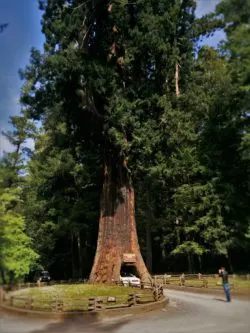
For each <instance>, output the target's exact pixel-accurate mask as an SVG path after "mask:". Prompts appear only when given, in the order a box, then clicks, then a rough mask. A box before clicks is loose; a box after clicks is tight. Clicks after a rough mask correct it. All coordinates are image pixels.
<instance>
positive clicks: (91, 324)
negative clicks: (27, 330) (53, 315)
mask: <svg viewBox="0 0 250 333" xmlns="http://www.w3.org/2000/svg"><path fill="white" fill-rule="evenodd" d="M129 320H131V318H121V317H120V318H119V317H116V318H113V319H112V318H111V319H110V318H109V319H107V318H105V319H102V318H99V317H98V316H96V315H93V317H92V318H85V317H84V315H83V316H81V315H79V314H78V315H75V316H69V317H65V318H64V319H62V320H60V321H59V322H55V323H50V324H48V325H47V326H46V327H44V328H42V329H38V330H34V331H32V332H31V333H82V332H83V333H101V332H110V333H113V332H115V331H116V330H117V329H119V328H120V327H122V326H123V325H125V324H127V323H128V321H129Z"/></svg>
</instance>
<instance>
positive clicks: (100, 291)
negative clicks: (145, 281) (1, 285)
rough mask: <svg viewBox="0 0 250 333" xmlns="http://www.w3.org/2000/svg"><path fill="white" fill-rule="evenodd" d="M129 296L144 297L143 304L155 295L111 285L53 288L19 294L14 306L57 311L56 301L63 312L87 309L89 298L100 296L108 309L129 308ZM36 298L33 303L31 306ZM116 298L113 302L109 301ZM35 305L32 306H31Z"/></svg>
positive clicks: (14, 297) (25, 290)
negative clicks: (110, 298)
mask: <svg viewBox="0 0 250 333" xmlns="http://www.w3.org/2000/svg"><path fill="white" fill-rule="evenodd" d="M129 294H140V297H141V301H143V302H145V301H148V302H150V301H152V300H153V298H152V292H151V291H149V290H141V289H139V288H129V287H121V286H107V285H89V284H82V285H81V284H77V285H53V286H46V287H40V288H39V287H34V288H27V289H22V290H18V291H15V292H13V293H11V295H10V296H13V305H14V306H16V307H26V308H27V309H38V310H39V309H41V310H47V311H50V310H53V307H54V306H55V302H56V299H57V300H59V302H60V303H61V304H63V305H62V310H63V311H78V310H87V309H88V305H89V298H92V297H100V298H102V299H103V304H104V306H105V307H115V306H121V305H124V306H127V304H128V295H129ZM31 297H32V303H29V301H30V300H31ZM109 297H112V298H113V302H108V298H109ZM31 304H32V305H31Z"/></svg>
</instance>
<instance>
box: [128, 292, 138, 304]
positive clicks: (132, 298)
mask: <svg viewBox="0 0 250 333" xmlns="http://www.w3.org/2000/svg"><path fill="white" fill-rule="evenodd" d="M136 301H137V299H136V295H135V294H128V306H133V305H136Z"/></svg>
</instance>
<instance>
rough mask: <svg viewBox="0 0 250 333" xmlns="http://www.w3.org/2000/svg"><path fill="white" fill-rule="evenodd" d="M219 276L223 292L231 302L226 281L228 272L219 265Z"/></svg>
mask: <svg viewBox="0 0 250 333" xmlns="http://www.w3.org/2000/svg"><path fill="white" fill-rule="evenodd" d="M219 276H220V277H221V278H222V284H223V288H224V292H225V294H226V298H227V302H231V293H230V287H229V283H228V272H227V271H226V270H225V267H221V269H219Z"/></svg>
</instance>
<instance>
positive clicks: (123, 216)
mask: <svg viewBox="0 0 250 333" xmlns="http://www.w3.org/2000/svg"><path fill="white" fill-rule="evenodd" d="M104 176H105V179H104V184H103V192H102V198H101V214H100V221H99V235H98V243H97V250H96V255H95V260H94V265H93V267H92V271H91V275H90V282H92V283H111V282H112V281H119V278H120V271H121V267H122V266H123V265H130V266H134V269H135V270H136V273H137V274H138V275H139V277H140V278H141V279H142V280H143V281H150V279H151V278H150V274H149V273H148V270H147V268H146V266H145V263H144V261H143V258H142V255H141V252H140V248H139V243H138V238H137V232H136V224H135V212H134V189H133V186H132V185H131V182H130V176H129V172H128V169H127V167H126V165H125V163H122V162H121V163H120V165H119V166H117V167H116V166H114V165H112V163H111V162H110V160H109V161H108V162H107V163H106V165H105V172H104Z"/></svg>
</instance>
